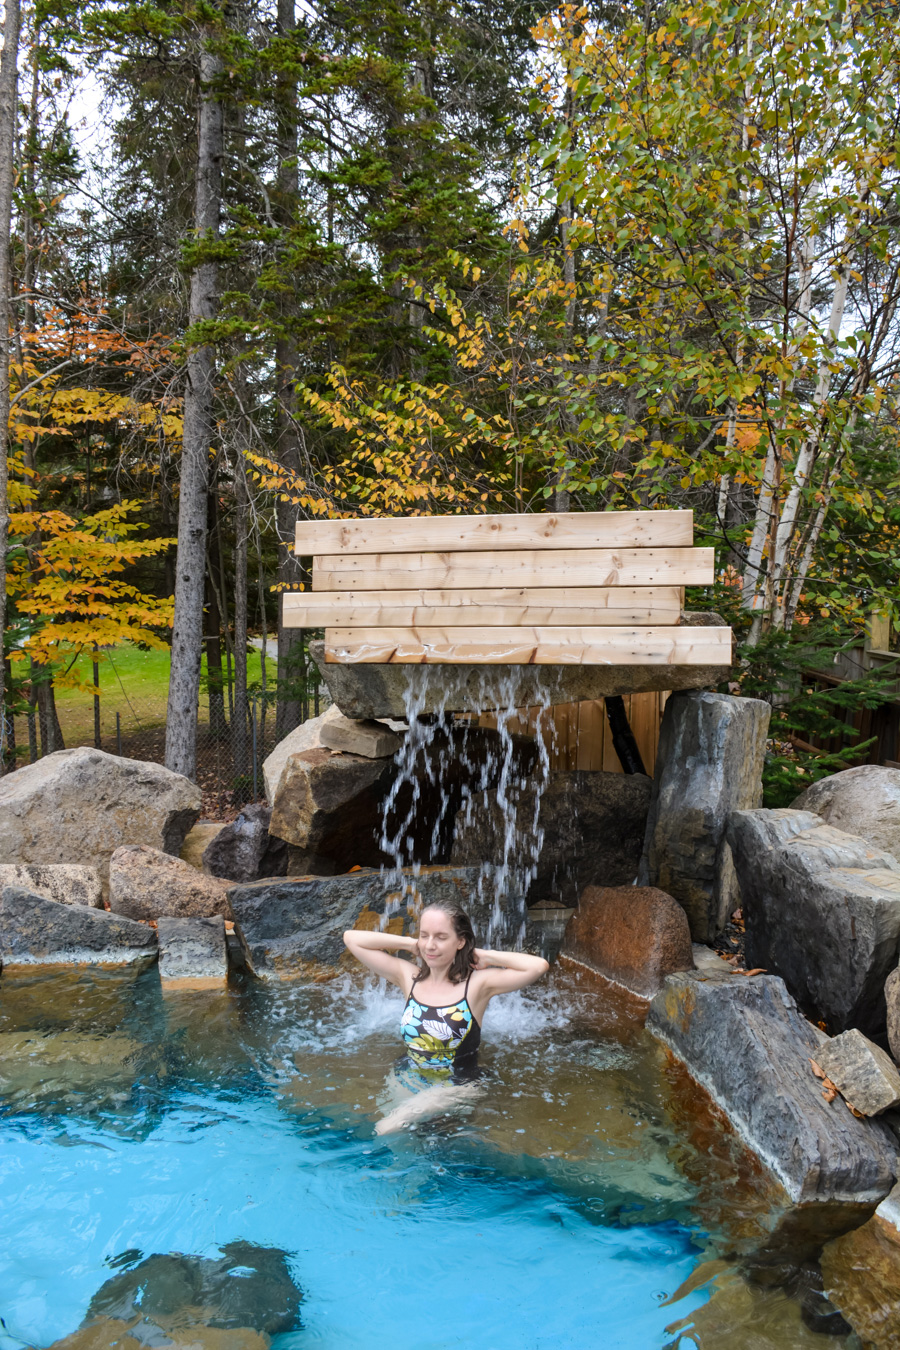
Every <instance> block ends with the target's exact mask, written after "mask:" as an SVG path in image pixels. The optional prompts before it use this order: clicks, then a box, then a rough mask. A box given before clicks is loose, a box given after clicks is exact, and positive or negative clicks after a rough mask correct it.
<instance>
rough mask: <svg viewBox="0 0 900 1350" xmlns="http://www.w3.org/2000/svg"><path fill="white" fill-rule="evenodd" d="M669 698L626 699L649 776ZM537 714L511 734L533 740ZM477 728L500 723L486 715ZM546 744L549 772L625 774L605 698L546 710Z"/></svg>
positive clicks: (529, 713)
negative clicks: (598, 771) (519, 733)
mask: <svg viewBox="0 0 900 1350" xmlns="http://www.w3.org/2000/svg"><path fill="white" fill-rule="evenodd" d="M668 697H669V695H668V693H648V694H626V695H625V696H624V702H625V712H626V715H627V717H628V721H629V723H630V724H631V730H632V732H633V733H634V738H635V740H636V741H637V745H638V749H639V750H640V752H641V758H642V760H643V761H644V766H645V768H646V770H647V772H648V773H649V774H650V775H651V777H652V775H653V766H654V765H655V763H656V750H657V747H658V745H659V727H660V723H661V722H662V715H663V709H664V708H665V706H666V700H667V699H668ZM537 719H538V709H537V708H528V709H527V710H525V711H523V712H522V713H521V714H520V715H519V716H518V717H516V718H514V719H513V720H512V721H511V722H510V724H509V727H510V730H511V731H513V732H523V733H525V734H527V735H529V736H530V735H534V732H535V728H536V724H537ZM478 721H479V725H480V726H483V727H493V726H496V724H497V718H496V715H495V714H494V713H483V714H482V715H481V717H480V718H479V719H478ZM541 725H542V730H543V739H544V743H545V744H546V745H547V747H548V749H549V751H550V767H551V769H556V770H568V769H602V770H603V771H604V772H605V773H622V765H621V764H620V763H619V757H618V755H617V754H616V752H615V750H614V749H613V743H612V735H611V733H610V729H609V722H608V720H607V717H606V709H605V708H604V706H603V699H602V698H596V699H591V700H590V701H589V702H586V703H560V704H557V706H556V707H554V708H549V709H546V710H545V711H544V715H543V718H542V719H541Z"/></svg>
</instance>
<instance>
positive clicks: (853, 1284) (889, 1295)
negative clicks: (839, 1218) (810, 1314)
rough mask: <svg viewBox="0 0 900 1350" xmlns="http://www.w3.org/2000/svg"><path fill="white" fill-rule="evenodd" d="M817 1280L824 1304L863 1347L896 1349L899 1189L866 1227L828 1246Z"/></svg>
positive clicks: (899, 1329)
mask: <svg viewBox="0 0 900 1350" xmlns="http://www.w3.org/2000/svg"><path fill="white" fill-rule="evenodd" d="M822 1276H823V1279H824V1283H825V1290H826V1293H827V1294H828V1297H829V1299H830V1300H831V1302H832V1303H833V1304H834V1305H835V1306H836V1307H837V1308H839V1309H840V1311H841V1312H842V1314H843V1315H844V1317H845V1318H846V1319H847V1321H848V1322H849V1323H850V1325H851V1326H852V1328H853V1330H854V1331H855V1332H856V1333H857V1335H858V1336H860V1337H861V1338H862V1340H863V1343H864V1344H865V1345H866V1346H873V1347H877V1350H900V1313H898V1310H900V1186H895V1187H894V1189H893V1190H892V1191H891V1193H890V1195H889V1196H888V1197H887V1199H885V1200H883V1201H882V1203H881V1204H880V1205H879V1206H878V1208H877V1209H876V1211H875V1213H874V1214H873V1215H872V1218H871V1219H869V1221H868V1223H864V1224H863V1226H862V1227H861V1228H856V1229H854V1230H853V1232H852V1233H845V1234H844V1235H843V1236H842V1237H839V1238H836V1239H835V1240H834V1241H833V1242H829V1243H828V1245H827V1246H826V1247H825V1249H824V1251H823V1252H822Z"/></svg>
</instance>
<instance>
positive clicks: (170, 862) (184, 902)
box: [109, 844, 230, 919]
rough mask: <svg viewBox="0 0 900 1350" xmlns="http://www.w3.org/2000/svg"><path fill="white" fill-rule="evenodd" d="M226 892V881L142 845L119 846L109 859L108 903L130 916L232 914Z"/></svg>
mask: <svg viewBox="0 0 900 1350" xmlns="http://www.w3.org/2000/svg"><path fill="white" fill-rule="evenodd" d="M227 894H228V882H227V881H223V880H222V879H221V878H220V877H210V876H207V875H206V874H205V873H203V872H198V871H197V869H196V867H191V865H190V863H186V862H183V861H182V860H181V858H172V857H170V856H169V855H168V854H167V853H160V852H159V850H158V849H155V848H148V847H147V846H146V845H143V844H138V845H135V846H131V847H127V848H117V849H116V851H115V853H114V854H113V855H112V858H111V859H110V864H109V906H110V909H111V910H112V911H113V913H114V914H126V915H127V916H128V917H129V918H130V919H158V918H160V917H161V916H163V915H168V916H171V917H176V918H205V917H207V916H209V915H211V914H224V915H228V917H230V915H229V912H228V899H227Z"/></svg>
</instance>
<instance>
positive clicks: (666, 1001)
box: [647, 971, 898, 1205]
mask: <svg viewBox="0 0 900 1350" xmlns="http://www.w3.org/2000/svg"><path fill="white" fill-rule="evenodd" d="M647 1027H648V1029H649V1030H650V1031H652V1032H653V1034H654V1035H655V1036H658V1037H659V1039H660V1040H662V1041H663V1042H664V1043H665V1044H666V1045H667V1046H669V1048H670V1049H671V1050H672V1051H673V1052H674V1054H675V1055H677V1057H678V1058H679V1059H680V1060H682V1061H683V1062H684V1064H685V1066H686V1067H687V1069H688V1072H689V1073H690V1074H691V1075H692V1076H693V1077H694V1078H695V1079H696V1080H697V1082H698V1083H700V1084H701V1085H702V1086H703V1087H704V1088H706V1090H707V1092H709V1094H710V1096H711V1097H712V1098H713V1100H714V1101H715V1102H716V1103H717V1104H718V1105H719V1106H720V1107H721V1109H722V1110H723V1111H724V1112H725V1114H726V1115H727V1116H728V1117H729V1119H730V1120H731V1121H732V1123H733V1124H734V1126H735V1127H736V1129H737V1130H738V1133H739V1134H741V1135H742V1136H743V1138H744V1140H745V1141H746V1142H747V1144H748V1145H749V1146H750V1148H751V1149H753V1151H754V1152H755V1153H756V1154H757V1156H758V1157H759V1158H760V1159H761V1161H762V1162H763V1163H765V1165H766V1166H767V1167H768V1168H769V1169H770V1170H771V1171H772V1172H773V1173H774V1174H775V1176H776V1177H777V1178H778V1180H779V1181H780V1182H781V1184H782V1186H783V1187H784V1189H785V1190H786V1191H787V1193H788V1195H789V1196H790V1198H791V1199H792V1200H793V1201H794V1202H796V1203H808V1202H817V1203H822V1204H825V1203H827V1202H843V1203H847V1204H857V1205H858V1204H871V1205H875V1204H877V1203H878V1202H879V1201H880V1200H882V1199H883V1198H884V1196H885V1195H887V1193H888V1191H889V1190H890V1188H891V1186H892V1185H893V1183H894V1178H895V1177H896V1175H897V1170H898V1157H897V1141H896V1139H895V1137H894V1135H893V1133H892V1132H891V1130H890V1129H889V1128H888V1126H887V1125H884V1124H883V1123H881V1122H880V1121H873V1120H857V1119H856V1118H855V1117H854V1116H852V1115H851V1113H850V1112H849V1111H848V1110H847V1108H846V1106H845V1105H844V1104H843V1102H839V1101H835V1102H833V1103H828V1102H827V1101H826V1100H825V1097H824V1096H823V1095H822V1087H821V1083H820V1081H819V1080H818V1079H817V1078H816V1077H815V1076H814V1074H813V1072H812V1069H811V1067H810V1063H809V1061H810V1060H811V1059H812V1060H815V1058H816V1055H817V1053H818V1051H819V1047H820V1046H821V1045H822V1044H823V1043H824V1042H825V1041H826V1040H827V1038H826V1037H825V1035H824V1033H823V1032H821V1031H819V1030H818V1028H817V1027H814V1026H813V1025H812V1024H811V1023H810V1022H808V1021H807V1020H806V1018H805V1017H803V1016H802V1015H801V1013H800V1012H799V1010H798V1009H797V1005H796V1004H795V1003H794V1000H793V999H792V998H791V996H790V995H789V993H788V991H787V989H786V988H785V985H784V981H783V980H780V979H778V977H777V976H775V975H757V976H753V977H747V976H745V975H735V974H722V975H719V974H714V973H712V972H707V971H704V972H700V971H697V972H693V973H690V972H685V973H681V974H675V975H670V976H669V978H668V979H667V980H666V982H665V984H664V986H663V988H662V989H661V991H660V992H659V993H658V994H657V995H656V997H655V998H654V999H653V1001H652V1003H651V1004H650V1010H649V1013H648V1017H647Z"/></svg>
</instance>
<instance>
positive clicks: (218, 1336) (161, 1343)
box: [49, 1317, 272, 1350]
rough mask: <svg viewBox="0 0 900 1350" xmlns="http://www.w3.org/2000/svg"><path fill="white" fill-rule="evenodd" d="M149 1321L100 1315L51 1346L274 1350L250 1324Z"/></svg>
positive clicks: (57, 1349) (69, 1349) (63, 1349)
mask: <svg viewBox="0 0 900 1350" xmlns="http://www.w3.org/2000/svg"><path fill="white" fill-rule="evenodd" d="M161 1321H164V1322H165V1326H161V1325H160V1324H159V1323H158V1322H155V1323H148V1322H147V1320H146V1318H143V1317H141V1318H139V1319H138V1320H137V1321H132V1322H123V1321H122V1320H121V1318H118V1317H101V1318H100V1320H99V1321H98V1322H92V1323H91V1325H90V1326H89V1327H82V1328H81V1329H80V1330H79V1331H73V1333H72V1335H71V1336H64V1337H63V1339H62V1340H61V1341H54V1342H53V1344H52V1346H50V1347H49V1350H112V1347H115V1350H148V1347H150V1348H151V1350H157V1348H158V1350H271V1345H272V1342H271V1341H270V1340H269V1337H268V1336H265V1335H263V1333H262V1332H259V1331H253V1330H251V1329H250V1328H249V1327H234V1328H231V1329H229V1330H228V1331H222V1330H220V1329H219V1328H218V1327H203V1326H196V1325H193V1326H188V1327H185V1326H178V1325H175V1326H173V1325H171V1324H170V1319H168V1318H165V1319H161Z"/></svg>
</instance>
